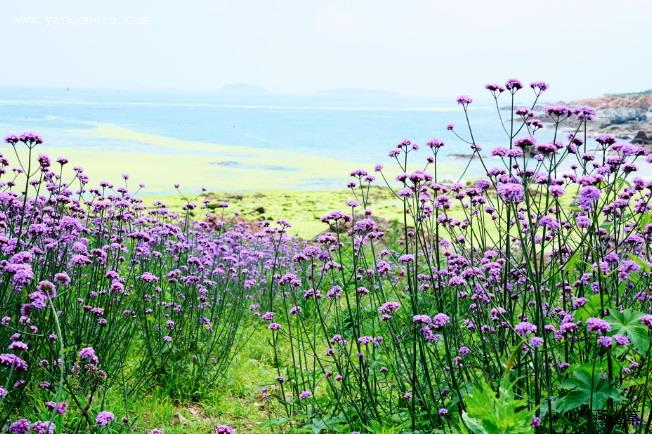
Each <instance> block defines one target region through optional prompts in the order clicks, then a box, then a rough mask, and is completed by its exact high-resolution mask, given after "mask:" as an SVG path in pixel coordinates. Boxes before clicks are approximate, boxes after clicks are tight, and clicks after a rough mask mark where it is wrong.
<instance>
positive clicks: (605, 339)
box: [598, 336, 613, 348]
mask: <svg viewBox="0 0 652 434" xmlns="http://www.w3.org/2000/svg"><path fill="white" fill-rule="evenodd" d="M598 344H600V345H602V346H603V347H605V348H609V347H611V345H612V344H613V341H612V339H611V338H610V337H609V336H600V337H599V338H598Z"/></svg>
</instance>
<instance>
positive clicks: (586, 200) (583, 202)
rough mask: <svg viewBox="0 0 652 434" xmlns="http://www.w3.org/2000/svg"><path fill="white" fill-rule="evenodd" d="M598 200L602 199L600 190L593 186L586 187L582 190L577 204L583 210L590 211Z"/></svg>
mask: <svg viewBox="0 0 652 434" xmlns="http://www.w3.org/2000/svg"><path fill="white" fill-rule="evenodd" d="M598 199H600V189H598V188H597V187H594V186H592V185H586V186H584V187H582V188H580V191H579V194H578V196H577V204H578V205H579V206H580V207H582V208H583V209H589V208H591V207H592V206H593V204H594V203H595V202H597V200H598Z"/></svg>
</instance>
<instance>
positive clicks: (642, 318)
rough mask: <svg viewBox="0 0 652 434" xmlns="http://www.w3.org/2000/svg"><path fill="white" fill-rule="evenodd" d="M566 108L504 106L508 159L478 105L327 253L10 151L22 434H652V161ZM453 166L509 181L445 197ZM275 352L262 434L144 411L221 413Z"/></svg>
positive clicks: (13, 311)
mask: <svg viewBox="0 0 652 434" xmlns="http://www.w3.org/2000/svg"><path fill="white" fill-rule="evenodd" d="M547 87H548V85H547V84H546V83H543V82H534V83H531V84H529V86H527V85H524V84H523V83H521V82H520V81H518V80H514V79H512V80H508V81H507V82H506V83H504V84H503V85H499V84H490V85H487V86H486V88H487V91H488V92H490V94H491V96H492V97H493V98H494V99H495V103H496V108H497V120H496V121H497V122H499V123H500V124H501V126H502V128H503V129H504V133H505V141H504V145H503V146H501V147H495V148H493V149H488V150H484V149H483V148H482V146H481V145H480V143H479V142H478V141H476V140H479V139H480V138H479V137H477V134H478V133H477V132H476V131H474V130H473V111H472V109H471V107H472V104H473V100H472V98H470V97H466V96H462V97H459V98H458V99H457V103H458V104H459V107H460V110H462V111H463V112H464V114H465V118H466V120H467V124H466V125H453V124H449V125H448V126H446V130H447V132H446V134H447V135H448V138H447V139H446V142H447V143H446V144H444V141H443V140H440V139H432V140H430V141H428V142H427V143H424V144H421V145H418V144H416V143H413V142H411V141H409V140H405V141H403V142H401V143H399V144H398V145H397V146H396V147H395V148H393V149H391V150H390V151H389V155H388V160H389V161H390V162H391V164H392V166H393V167H391V168H387V169H385V168H384V167H383V165H381V164H378V165H376V167H375V168H373V169H369V170H364V169H359V170H355V171H353V172H351V181H350V182H349V184H348V186H347V188H348V192H349V194H348V197H349V199H348V200H347V201H346V202H345V203H342V204H341V209H340V210H333V211H331V212H328V213H326V214H325V215H324V216H323V217H321V222H322V224H323V230H322V231H321V232H320V234H319V235H317V236H316V237H314V239H311V240H305V239H301V238H298V237H294V236H292V235H290V233H289V232H290V228H291V222H288V221H285V220H283V219H279V220H278V221H276V222H275V223H272V222H270V221H267V220H258V219H254V218H245V217H243V216H242V215H234V213H233V212H232V211H231V208H230V207H229V203H227V202H224V201H220V200H218V198H219V194H218V193H210V194H207V193H205V192H204V194H201V195H199V196H197V197H196V198H192V199H187V198H186V197H185V196H183V195H181V193H179V194H180V197H182V199H183V204H182V206H181V207H180V208H179V209H177V208H170V207H168V206H167V205H166V204H165V203H164V202H154V203H153V204H149V203H146V202H145V201H144V200H143V199H141V198H140V197H139V194H138V193H139V192H140V190H141V189H142V187H135V188H132V187H131V181H130V179H129V177H128V176H127V175H124V176H123V180H124V183H123V184H122V185H111V184H109V183H106V182H100V183H97V184H96V183H94V182H93V181H91V180H90V179H89V177H88V176H87V174H86V173H85V172H84V170H83V169H82V168H80V167H73V168H72V169H71V166H72V163H70V162H68V161H67V160H66V159H65V158H58V159H56V160H52V159H50V157H48V156H46V155H45V153H46V152H47V143H43V138H41V137H40V136H39V135H38V134H35V133H24V134H21V135H18V136H14V135H10V136H7V137H6V139H5V142H6V146H5V149H4V150H3V152H2V153H3V154H4V156H0V167H1V168H0V175H1V176H0V227H1V228H2V233H0V270H1V274H0V295H1V297H2V298H1V299H2V303H1V304H0V346H2V348H1V349H0V432H9V433H13V434H27V433H55V432H56V433H60V432H65V433H82V432H83V433H85V432H97V433H103V432H106V433H110V432H111V433H121V432H124V433H126V432H144V433H151V434H155V433H162V432H168V433H171V432H215V433H234V432H236V431H237V432H270V433H272V432H274V433H282V432H312V433H480V434H482V433H489V434H494V433H495V434H498V433H590V432H612V433H645V432H649V431H650V429H651V425H652V384H651V383H652V379H651V378H650V376H651V375H650V374H651V371H652V369H651V356H652V348H651V345H650V339H651V338H650V337H651V335H652V303H651V301H652V278H651V269H650V267H651V266H652V251H651V247H650V245H651V243H652V212H651V202H652V180H649V179H644V178H643V177H642V176H641V175H638V173H639V172H645V171H648V172H649V168H650V166H652V154H650V152H649V150H646V149H645V148H643V147H640V146H635V145H631V144H628V143H621V142H619V141H618V140H617V139H616V138H615V137H613V136H610V135H606V134H600V135H597V136H589V135H588V134H587V130H588V124H589V123H590V122H591V121H592V119H593V118H594V116H595V111H594V110H593V109H592V108H590V107H584V106H583V107H566V106H559V105H555V106H547V107H540V106H539V100H540V98H541V95H542V94H543V93H544V92H545V90H546V89H547ZM505 105H506V106H507V107H508V108H509V110H508V111H506V110H502V109H501V108H500V107H501V106H505ZM453 143H454V145H453ZM443 146H466V147H469V148H470V150H471V151H470V152H472V153H473V159H474V160H475V161H480V162H481V164H482V167H483V169H484V172H485V173H483V174H479V173H478V174H473V173H467V172H466V171H465V173H462V174H460V180H458V182H455V181H450V180H445V179H443V178H442V177H441V175H440V174H439V176H438V172H437V167H438V165H439V164H441V162H440V161H438V158H439V155H438V154H439V151H440V149H441V148H442V147H443ZM10 159H11V161H12V164H10ZM73 163H74V162H73ZM469 164H470V162H469ZM644 169H645V170H644ZM396 173H398V175H396V176H394V174H396ZM463 178H468V179H472V181H471V182H461V180H462V179H463ZM380 188H382V191H383V192H384V194H385V195H386V196H389V197H391V200H392V201H393V203H394V204H395V207H396V208H395V209H398V210H399V212H398V213H396V215H393V216H392V218H391V219H388V218H380V217H379V216H377V214H376V213H375V209H374V205H375V203H376V202H375V200H376V199H377V198H378V197H380V196H379V195H378V191H379V189H380ZM176 189H177V190H179V187H178V186H176ZM383 197H385V196H383ZM384 200H385V199H383V206H384V207H386V206H387V205H386V203H385V202H384ZM392 209H394V208H392ZM252 346H256V347H262V348H263V350H262V351H263V352H264V353H265V356H264V357H265V359H266V360H267V364H266V365H265V369H262V370H256V371H255V372H252V374H251V375H255V376H256V378H251V379H250V382H252V383H253V384H255V385H256V387H255V388H256V390H255V391H248V392H247V393H248V395H249V396H248V397H249V398H250V399H253V400H255V401H256V402H257V405H258V406H257V407H256V410H255V411H258V412H260V413H261V414H262V415H264V416H263V417H262V419H263V420H262V421H258V420H257V421H256V422H255V423H253V424H252V423H246V420H242V419H246V418H241V420H240V422H238V421H237V420H236V421H235V422H234V421H231V420H229V421H215V423H212V422H211V426H210V428H208V430H209V431H207V430H206V429H207V428H206V427H205V426H204V425H202V426H199V425H197V426H195V425H193V424H192V421H191V423H189V424H185V425H182V426H181V427H180V426H178V425H177V426H175V424H173V423H172V421H165V420H153V419H152V418H150V417H147V415H146V414H145V415H143V414H142V412H140V413H139V412H137V411H136V409H137V408H138V406H139V403H140V402H142V401H143V400H147V399H151V397H152V396H156V397H159V398H157V399H161V400H163V399H165V400H166V402H174V403H177V404H180V405H190V404H192V405H195V404H197V405H203V404H206V403H207V402H209V401H210V400H211V399H214V397H215V394H214V392H215V391H216V390H223V389H224V388H225V387H226V386H225V385H226V384H228V383H229V377H230V376H231V375H232V374H233V372H234V370H236V369H237V366H236V365H237V364H238V363H239V362H238V361H240V360H241V359H239V357H240V355H242V354H247V352H248V351H251V348H252ZM227 422H228V423H227Z"/></svg>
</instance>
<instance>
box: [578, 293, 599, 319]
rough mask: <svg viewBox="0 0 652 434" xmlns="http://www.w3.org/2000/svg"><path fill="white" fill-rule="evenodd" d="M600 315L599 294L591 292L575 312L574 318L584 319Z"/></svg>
mask: <svg viewBox="0 0 652 434" xmlns="http://www.w3.org/2000/svg"><path fill="white" fill-rule="evenodd" d="M599 315H600V294H593V295H591V296H589V297H587V302H586V304H585V305H584V306H582V307H580V308H579V309H578V310H577V311H576V312H575V319H576V320H581V321H586V320H587V319H589V318H591V317H594V316H599Z"/></svg>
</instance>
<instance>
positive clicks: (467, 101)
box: [457, 95, 473, 106]
mask: <svg viewBox="0 0 652 434" xmlns="http://www.w3.org/2000/svg"><path fill="white" fill-rule="evenodd" d="M472 102H473V99H472V98H471V97H470V96H464V95H462V96H458V97H457V103H458V104H461V105H463V106H467V105H469V104H471V103H472Z"/></svg>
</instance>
